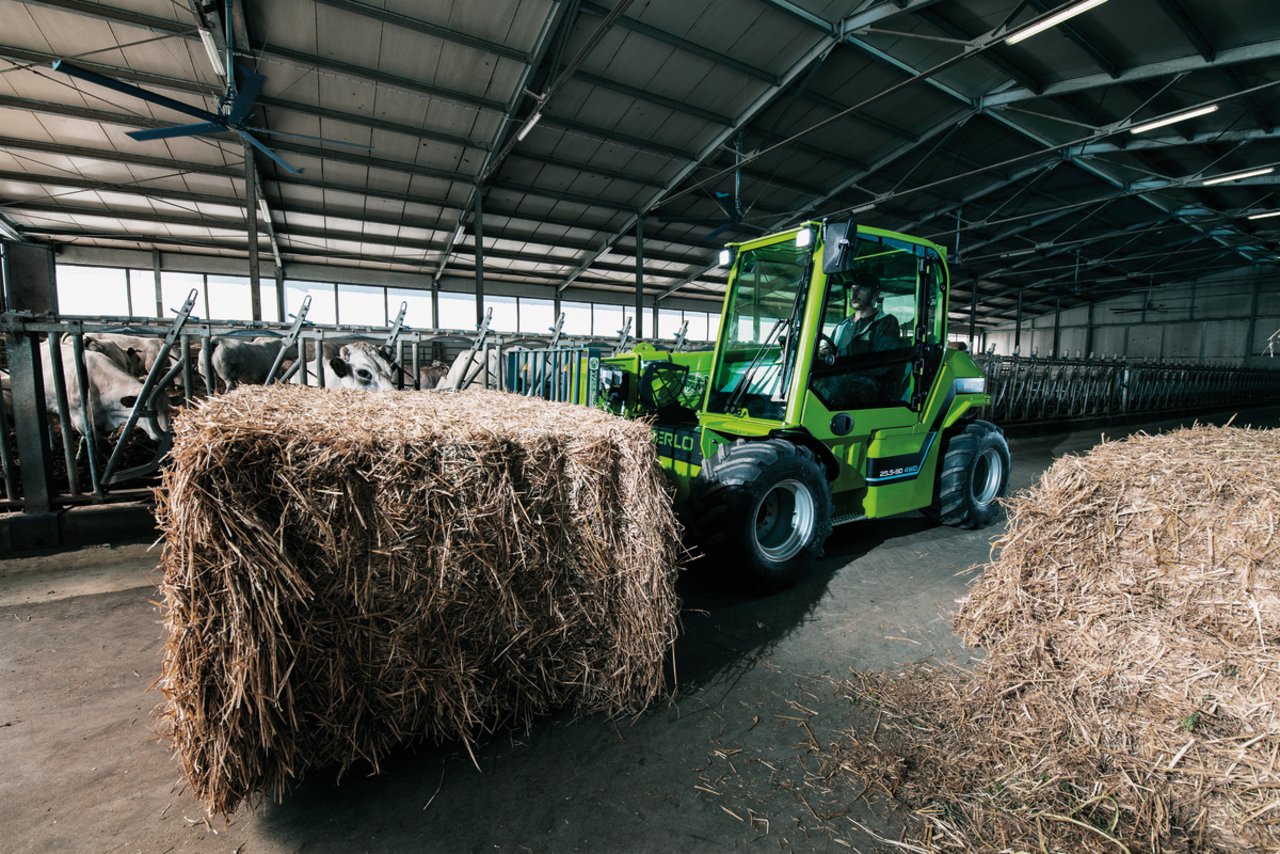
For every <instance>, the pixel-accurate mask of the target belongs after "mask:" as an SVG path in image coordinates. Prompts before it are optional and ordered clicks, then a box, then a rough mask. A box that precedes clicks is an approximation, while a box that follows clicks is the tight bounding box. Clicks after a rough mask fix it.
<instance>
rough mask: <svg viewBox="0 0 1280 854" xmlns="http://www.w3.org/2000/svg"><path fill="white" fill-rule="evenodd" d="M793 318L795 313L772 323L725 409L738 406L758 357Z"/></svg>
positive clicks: (758, 359)
mask: <svg viewBox="0 0 1280 854" xmlns="http://www.w3.org/2000/svg"><path fill="white" fill-rule="evenodd" d="M794 318H795V312H794V311H793V312H792V314H791V317H779V318H778V319H777V321H775V322H774V324H773V328H772V329H770V330H769V334H768V335H766V336H765V337H764V341H762V342H761V344H760V348H759V349H758V350H756V354H755V356H753V357H752V359H751V363H750V364H749V365H747V369H746V370H745V371H743V372H742V379H740V380H738V384H737V385H736V386H734V387H733V391H732V392H731V393H730V394H729V399H728V400H727V401H725V409H732V408H733V407H735V406H737V405H738V401H739V400H740V399H741V398H742V396H743V394H745V393H746V391H747V389H748V388H750V387H751V381H752V379H753V378H754V376H755V372H756V368H758V367H759V366H760V357H762V356H763V355H764V353H765V351H766V350H768V349H769V348H770V347H771V346H772V345H773V341H774V338H775V337H776V336H777V334H778V331H779V330H780V329H782V328H783V327H784V326H790V325H791V322H792V320H793V319H794Z"/></svg>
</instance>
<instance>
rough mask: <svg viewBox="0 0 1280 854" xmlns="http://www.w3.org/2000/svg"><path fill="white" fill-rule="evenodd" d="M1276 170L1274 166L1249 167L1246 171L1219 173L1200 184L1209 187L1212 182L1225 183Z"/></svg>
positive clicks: (1268, 173)
mask: <svg viewBox="0 0 1280 854" xmlns="http://www.w3.org/2000/svg"><path fill="white" fill-rule="evenodd" d="M1274 171H1276V168H1275V167H1274V166H1267V167H1265V168H1263V169H1250V170H1249V171H1248V172H1236V173H1234V174H1232V175H1219V176H1218V177H1217V178H1210V179H1209V180H1207V181H1204V182H1203V183H1202V184H1201V186H1202V187H1209V186H1212V185H1213V184H1225V183H1226V182H1227V181H1240V180H1243V179H1244V178H1257V177H1258V176H1259V175H1270V174H1271V173H1272V172H1274Z"/></svg>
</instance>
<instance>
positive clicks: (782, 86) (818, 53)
mask: <svg viewBox="0 0 1280 854" xmlns="http://www.w3.org/2000/svg"><path fill="white" fill-rule="evenodd" d="M837 42H838V38H837V37H834V36H833V37H831V38H824V39H820V40H819V41H818V42H817V43H815V44H814V45H813V46H811V47H810V48H809V50H807V51H806V52H805V53H804V55H803V56H801V58H800V60H799V61H797V62H795V63H793V64H792V65H791V67H790V68H789V69H788V70H787V72H786V74H784V75H783V77H782V79H781V80H779V81H778V83H777V84H775V85H773V86H771V87H769V88H768V89H766V90H765V91H764V92H763V93H761V94H760V95H759V96H757V97H756V98H755V100H753V101H752V103H751V104H750V105H749V106H748V107H747V109H746V110H744V111H743V112H742V114H741V115H739V116H738V117H737V119H735V121H734V124H733V126H732V127H729V128H725V129H724V130H722V131H721V132H720V133H718V134H716V136H715V138H714V139H712V141H711V142H710V143H709V144H708V145H707V146H705V147H704V148H703V149H702V151H700V152H699V153H698V154H697V156H696V157H694V158H692V159H691V160H690V161H689V162H687V163H686V164H685V165H684V166H683V167H682V168H681V169H680V171H679V172H677V173H676V175H675V176H674V177H673V178H672V179H671V180H670V181H669V182H668V183H667V186H666V187H665V188H663V189H662V190H660V191H659V192H657V193H655V194H654V195H653V196H652V197H650V198H649V199H648V200H647V201H646V202H645V203H644V204H643V205H642V206H641V209H640V211H638V212H637V213H636V214H634V215H632V216H631V217H629V218H628V220H627V222H626V224H625V225H624V226H623V227H622V228H620V229H619V230H618V231H616V232H614V233H613V234H612V235H610V236H609V237H608V238H606V239H605V240H604V241H603V243H602V245H601V246H600V248H599V249H598V250H597V251H596V252H594V253H592V254H591V255H589V256H588V257H587V259H586V260H585V261H583V263H582V264H580V265H579V266H578V268H577V269H575V270H574V271H573V273H571V274H570V275H569V277H568V278H566V279H565V281H563V282H562V283H561V284H560V287H559V289H560V290H564V289H565V288H567V287H569V286H570V285H571V284H573V281H574V280H575V279H576V278H577V277H578V276H580V275H582V274H583V273H584V272H585V271H586V270H587V269H589V268H590V267H591V265H592V264H594V263H595V262H596V261H597V260H599V258H600V256H602V255H604V253H605V252H607V251H608V250H609V248H610V247H611V246H613V244H614V243H615V242H617V240H618V239H619V238H620V237H622V235H623V234H625V233H626V232H628V231H630V230H631V229H632V228H633V227H634V226H635V223H636V220H637V219H639V218H640V217H641V216H644V215H646V214H648V213H650V212H651V211H652V210H653V209H654V208H655V207H657V205H658V204H659V203H660V202H661V201H662V200H663V198H664V197H665V196H666V195H667V194H668V193H670V192H671V191H672V190H674V189H675V188H677V187H679V186H680V185H681V184H682V183H684V181H685V179H686V178H688V177H689V176H690V175H691V174H693V172H694V171H695V170H696V169H698V167H700V166H701V165H702V164H703V163H704V162H705V161H707V160H708V159H710V158H711V157H712V156H714V155H716V154H717V153H718V152H719V150H720V147H721V146H722V145H724V144H725V143H726V142H728V141H729V139H730V138H732V137H733V135H734V134H736V133H738V132H739V130H740V129H741V128H743V127H746V125H747V124H749V123H750V122H751V121H752V120H753V119H754V118H755V117H756V116H757V115H759V114H760V113H761V112H763V111H764V110H765V109H766V108H767V107H768V106H769V105H770V104H772V103H773V102H774V100H776V99H777V98H778V97H779V96H780V95H781V94H782V93H783V92H784V91H786V88H787V87H788V86H789V85H791V82H792V81H794V80H795V79H796V78H797V77H799V76H800V75H801V74H802V73H804V71H805V70H806V69H808V67H809V66H810V64H812V63H814V62H818V61H821V60H822V59H824V58H825V57H826V55H827V54H828V53H829V52H830V51H831V49H832V48H833V47H835V45H836V43H837Z"/></svg>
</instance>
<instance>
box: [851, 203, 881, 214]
mask: <svg viewBox="0 0 1280 854" xmlns="http://www.w3.org/2000/svg"><path fill="white" fill-rule="evenodd" d="M875 206H876V203H875V202H867V203H866V204H865V205H858V206H857V207H856V208H854V209H853V210H851V211H849V213H851V214H859V213H866V212H867V211H869V210H871V209H872V208H874V207H875Z"/></svg>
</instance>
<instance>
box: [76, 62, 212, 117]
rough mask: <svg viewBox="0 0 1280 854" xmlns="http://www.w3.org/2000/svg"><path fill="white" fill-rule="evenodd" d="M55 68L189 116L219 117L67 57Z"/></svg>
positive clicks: (80, 78)
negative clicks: (74, 61)
mask: <svg viewBox="0 0 1280 854" xmlns="http://www.w3.org/2000/svg"><path fill="white" fill-rule="evenodd" d="M53 70H54V71H61V72H62V73H63V74H69V75H71V76H72V77H75V78H77V79H79V80H85V81H87V82H89V83H95V84H97V85H99V86H104V87H106V88H107V89H113V90H115V91H116V92H119V93H121V94H123V95H132V96H133V97H135V98H141V99H142V100H144V101H150V102H151V103H152V104H159V105H160V106H161V107H168V108H169V109H171V110H174V111H176V112H179V113H185V114H186V115H188V116H192V117H194V118H197V119H202V120H204V121H206V122H217V121H218V117H217V116H215V115H214V114H213V113H211V112H209V111H208V110H202V109H200V108H199V107H193V106H191V105H190V104H184V103H182V102H181V101H175V100H173V99H172V98H168V97H165V96H164V95H161V94H159V93H156V92H150V91H148V90H146V89H142V88H139V87H137V86H134V85H133V84H131V83H125V82H124V81H123V80H116V79H115V78H114V77H108V76H106V75H105V74H99V73H98V72H96V71H90V70H89V69H87V68H81V67H80V66H78V65H72V64H71V63H70V62H67V61H66V60H65V59H58V60H54V63H53Z"/></svg>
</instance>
